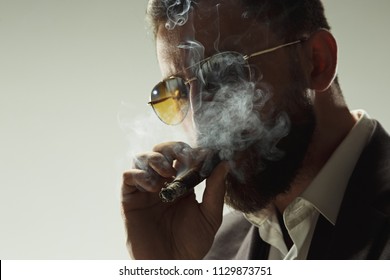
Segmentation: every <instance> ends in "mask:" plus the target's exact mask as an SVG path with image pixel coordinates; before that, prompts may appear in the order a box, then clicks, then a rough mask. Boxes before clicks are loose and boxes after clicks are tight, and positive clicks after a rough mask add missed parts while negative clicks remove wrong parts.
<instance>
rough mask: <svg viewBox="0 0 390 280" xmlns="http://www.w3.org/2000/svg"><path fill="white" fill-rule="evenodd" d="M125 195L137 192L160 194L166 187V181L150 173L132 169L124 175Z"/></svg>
mask: <svg viewBox="0 0 390 280" xmlns="http://www.w3.org/2000/svg"><path fill="white" fill-rule="evenodd" d="M123 185H124V186H125V187H127V188H123V194H132V193H134V192H135V191H136V190H139V191H145V192H153V193H154V192H158V191H160V190H161V188H162V186H163V185H164V179H162V178H161V177H160V178H158V177H156V176H152V175H150V173H149V172H147V171H144V170H140V169H132V170H129V171H128V172H125V173H124V174H123Z"/></svg>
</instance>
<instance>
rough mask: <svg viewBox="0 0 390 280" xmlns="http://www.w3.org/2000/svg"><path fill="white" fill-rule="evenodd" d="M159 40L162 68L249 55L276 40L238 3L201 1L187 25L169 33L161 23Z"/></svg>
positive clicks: (159, 55) (158, 48) (189, 16)
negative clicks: (229, 55) (229, 53)
mask: <svg viewBox="0 0 390 280" xmlns="http://www.w3.org/2000/svg"><path fill="white" fill-rule="evenodd" d="M156 39H157V52H158V57H159V62H160V65H161V64H167V63H171V64H172V63H173V64H180V63H182V64H183V61H184V62H185V63H186V64H191V61H189V60H191V59H192V60H195V61H196V60H199V59H202V58H204V57H209V56H211V55H213V54H215V53H217V52H222V51H237V52H240V53H243V54H249V53H252V52H254V51H258V50H259V49H261V48H263V47H266V46H267V45H268V42H269V41H272V40H273V38H272V34H271V32H270V30H269V29H268V28H267V27H266V25H265V24H261V23H260V22H259V21H258V20H256V19H255V18H253V17H251V16H250V13H248V11H246V10H245V9H244V7H243V6H242V4H241V1H237V0H235V1H233V0H222V1H200V2H199V3H198V4H195V5H194V7H193V8H192V9H191V10H190V12H189V13H188V20H187V22H186V23H185V24H184V25H182V26H178V25H176V26H175V27H174V29H172V30H168V29H167V28H166V27H165V23H162V24H161V25H160V26H159V28H158V31H157V38H156ZM193 56H198V57H195V58H194V57H193ZM189 57H191V58H189ZM192 62H193V61H192ZM162 70H164V69H162Z"/></svg>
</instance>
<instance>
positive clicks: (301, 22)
mask: <svg viewBox="0 0 390 280" xmlns="http://www.w3.org/2000/svg"><path fill="white" fill-rule="evenodd" d="M200 1H204V0H195V1H194V0H192V1H191V0H181V1H177V0H150V1H149V5H148V9H147V19H148V21H149V23H150V24H151V27H152V30H153V31H154V33H156V31H157V28H158V26H159V25H160V24H161V23H165V22H166V21H167V19H168V16H169V13H177V12H180V11H182V10H183V7H184V6H186V5H188V4H189V2H190V3H191V5H196V3H199V2H200ZM207 1H210V0H207ZM233 1H237V0H233ZM241 2H242V5H243V8H244V10H245V11H246V12H245V13H246V16H249V17H255V18H256V19H258V20H259V21H260V22H263V23H265V24H268V25H269V27H270V28H271V29H272V30H273V31H274V32H275V33H276V34H278V35H279V36H280V37H281V38H285V39H286V40H289V39H296V38H298V37H301V36H302V35H304V34H311V33H313V32H315V31H316V30H318V29H320V28H325V29H330V26H329V24H328V21H327V19H326V17H325V13H324V7H323V4H322V2H321V0H241Z"/></svg>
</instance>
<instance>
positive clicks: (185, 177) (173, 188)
mask: <svg viewBox="0 0 390 280" xmlns="http://www.w3.org/2000/svg"><path fill="white" fill-rule="evenodd" d="M219 162H221V158H220V157H219V154H218V153H217V152H213V153H211V154H210V155H208V156H207V157H206V158H205V160H203V161H202V162H200V163H198V164H196V165H195V166H193V167H191V168H190V169H188V170H186V171H185V172H184V173H182V174H180V175H179V176H178V177H176V178H175V179H174V180H173V181H172V182H170V183H165V187H164V188H163V189H161V191H160V198H161V201H163V202H173V201H175V200H176V199H177V198H179V197H181V196H183V195H184V194H186V193H188V192H189V191H190V190H192V189H193V188H195V186H197V185H198V184H199V183H201V182H202V181H203V180H205V179H206V178H207V177H208V176H210V174H211V172H212V171H213V169H214V168H215V167H216V166H217V164H218V163H219Z"/></svg>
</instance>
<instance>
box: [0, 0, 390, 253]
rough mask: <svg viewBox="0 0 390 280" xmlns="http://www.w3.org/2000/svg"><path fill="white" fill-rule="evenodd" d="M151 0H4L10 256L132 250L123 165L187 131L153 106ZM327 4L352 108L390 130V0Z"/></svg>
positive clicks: (3, 140) (2, 163)
mask: <svg viewBox="0 0 390 280" xmlns="http://www.w3.org/2000/svg"><path fill="white" fill-rule="evenodd" d="M146 3H147V1H146V0H127V1H125V0H67V1H65V0H0V259H126V258H128V255H127V252H126V249H125V238H124V233H123V226H122V223H121V217H120V215H121V214H120V208H119V190H120V184H121V176H122V171H123V170H125V169H126V168H128V167H129V166H130V160H129V158H130V157H131V155H132V154H134V153H135V152H139V151H142V150H144V149H149V148H150V146H151V145H153V144H154V143H157V142H159V141H163V140H168V139H169V140H172V139H176V140H179V139H184V138H183V136H181V135H180V133H178V132H177V133H176V132H175V131H178V128H176V129H172V128H170V127H163V126H162V125H160V124H159V122H158V121H157V120H156V119H155V117H154V116H153V115H152V113H151V110H150V108H149V107H148V106H147V104H146V103H147V101H148V95H149V92H150V89H151V87H152V86H153V84H154V83H155V82H156V81H158V80H159V79H160V73H159V69H158V66H157V63H156V57H155V52H154V46H153V40H152V36H151V35H150V34H148V32H147V31H146V25H145V22H144V11H145V8H146ZM325 6H326V9H327V12H328V17H329V20H330V22H331V25H332V27H333V33H334V34H335V36H336V38H337V39H338V42H339V48H340V51H339V55H340V61H339V76H340V81H341V85H342V88H343V90H344V94H345V96H346V99H347V101H348V103H349V104H350V107H351V108H353V109H357V108H364V109H365V110H366V111H367V112H368V113H369V114H370V115H371V116H372V117H375V118H377V119H379V120H381V122H382V123H383V125H384V126H385V127H386V128H387V129H388V130H390V119H389V113H388V110H387V107H388V104H389V100H390V99H389V93H388V87H387V86H386V84H387V82H388V81H389V80H390V75H389V71H388V65H390V55H389V51H388V50H389V47H388V46H389V41H390V35H389V32H388V28H389V26H390V17H389V16H388V12H389V11H390V1H388V0H373V1H368V0H349V1H348V0H325ZM151 133H152V134H151ZM170 133H172V134H174V135H173V136H172V137H170V136H168V135H169V134H170ZM148 135H149V136H148Z"/></svg>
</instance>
